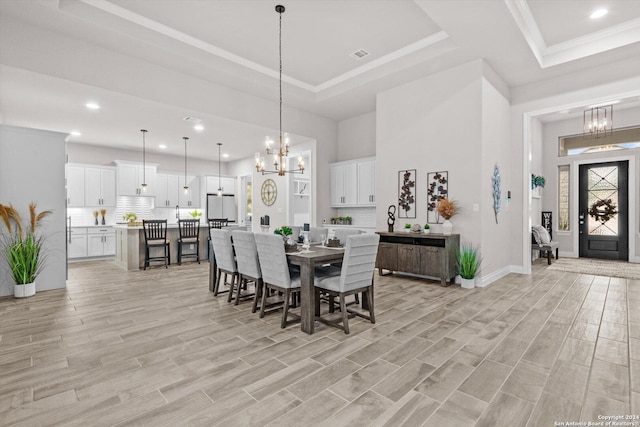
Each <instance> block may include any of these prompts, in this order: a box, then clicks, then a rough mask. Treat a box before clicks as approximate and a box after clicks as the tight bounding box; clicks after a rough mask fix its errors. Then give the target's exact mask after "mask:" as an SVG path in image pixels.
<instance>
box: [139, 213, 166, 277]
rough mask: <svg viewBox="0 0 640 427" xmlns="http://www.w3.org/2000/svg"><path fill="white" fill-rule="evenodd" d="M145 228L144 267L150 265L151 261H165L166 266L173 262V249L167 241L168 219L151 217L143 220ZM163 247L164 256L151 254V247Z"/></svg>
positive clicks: (143, 227)
mask: <svg viewBox="0 0 640 427" xmlns="http://www.w3.org/2000/svg"><path fill="white" fill-rule="evenodd" d="M142 229H143V230H144V269H145V270H146V269H147V267H149V264H150V263H151V261H164V267H165V268H167V265H169V264H171V249H170V247H169V242H167V220H166V219H150V220H142ZM158 248H161V249H162V251H163V254H162V256H151V249H158Z"/></svg>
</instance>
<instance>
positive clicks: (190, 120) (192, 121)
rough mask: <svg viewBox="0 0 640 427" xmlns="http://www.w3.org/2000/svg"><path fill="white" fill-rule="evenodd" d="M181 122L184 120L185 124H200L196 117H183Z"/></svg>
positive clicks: (200, 120)
mask: <svg viewBox="0 0 640 427" xmlns="http://www.w3.org/2000/svg"><path fill="white" fill-rule="evenodd" d="M182 120H184V121H185V122H189V123H200V122H202V119H199V118H197V117H191V116H187V117H184V118H183V119H182Z"/></svg>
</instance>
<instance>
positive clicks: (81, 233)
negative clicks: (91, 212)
mask: <svg viewBox="0 0 640 427" xmlns="http://www.w3.org/2000/svg"><path fill="white" fill-rule="evenodd" d="M67 233H68V234H67V257H68V258H69V259H73V258H85V257H86V256H87V229H86V228H84V227H72V228H70V229H68V230H67Z"/></svg>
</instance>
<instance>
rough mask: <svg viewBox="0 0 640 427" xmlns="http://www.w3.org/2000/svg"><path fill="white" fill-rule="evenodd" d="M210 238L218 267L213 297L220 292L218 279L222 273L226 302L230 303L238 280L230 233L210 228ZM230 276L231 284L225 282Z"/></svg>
mask: <svg viewBox="0 0 640 427" xmlns="http://www.w3.org/2000/svg"><path fill="white" fill-rule="evenodd" d="M209 235H210V236H211V244H212V246H213V255H214V256H215V260H216V264H217V266H218V275H217V277H216V281H215V285H214V287H213V295H218V293H223V292H226V291H223V292H220V279H222V273H224V282H223V283H224V284H226V285H228V286H229V297H228V298H227V301H231V298H232V297H233V287H234V285H235V283H236V280H237V278H238V266H237V265H236V260H235V255H234V253H233V244H232V243H231V232H230V231H228V230H220V229H216V228H212V229H211V230H209ZM229 274H230V275H231V282H227V278H228V275H229Z"/></svg>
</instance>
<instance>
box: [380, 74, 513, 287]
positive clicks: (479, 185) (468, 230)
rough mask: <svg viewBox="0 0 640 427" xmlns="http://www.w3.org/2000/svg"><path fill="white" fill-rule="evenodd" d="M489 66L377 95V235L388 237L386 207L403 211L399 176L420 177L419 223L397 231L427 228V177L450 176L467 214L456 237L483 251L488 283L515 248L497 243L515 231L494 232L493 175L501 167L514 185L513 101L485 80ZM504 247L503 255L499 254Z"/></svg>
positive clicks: (456, 220)
mask: <svg viewBox="0 0 640 427" xmlns="http://www.w3.org/2000/svg"><path fill="white" fill-rule="evenodd" d="M483 65H484V64H483V62H482V61H473V62H470V63H467V64H463V65H461V66H458V67H456V68H453V69H450V70H447V71H446V72H442V73H438V74H434V75H431V76H428V77H425V78H423V79H420V80H416V81H414V82H411V83H408V84H406V85H403V86H399V87H397V88H394V89H391V90H388V91H386V92H382V93H380V94H378V97H377V108H376V111H377V117H376V123H377V126H376V127H377V137H376V138H377V140H376V158H377V160H378V161H377V163H376V200H377V201H378V209H377V213H376V227H377V228H378V229H379V230H384V229H386V224H387V206H388V205H390V204H393V205H397V200H398V171H399V170H404V169H416V170H417V179H416V213H417V218H416V219H410V220H397V221H396V228H397V227H402V226H403V225H404V223H405V222H410V223H420V224H424V223H425V222H426V219H427V205H426V192H427V188H426V185H427V173H428V172H433V171H448V173H449V193H450V197H451V198H452V199H454V200H455V201H456V202H457V203H458V206H459V207H460V211H459V214H457V215H456V216H454V217H453V218H452V222H453V224H454V233H458V234H460V235H461V239H462V241H464V242H471V243H473V244H474V245H476V246H479V247H480V251H481V253H482V254H483V256H485V261H486V262H485V263H484V266H483V270H482V276H490V275H492V274H494V273H496V272H500V271H502V270H503V269H504V268H505V267H506V266H507V264H508V263H507V256H505V255H503V254H504V253H508V252H509V249H508V247H505V244H504V241H502V242H498V243H496V242H495V239H496V236H498V238H503V237H506V236H507V235H508V233H509V225H510V221H509V220H508V217H507V216H506V215H503V216H501V217H500V218H501V219H502V218H504V223H503V224H499V225H498V226H496V225H495V219H494V213H493V207H492V206H493V199H492V196H491V175H492V173H493V166H494V164H495V163H496V162H498V163H502V164H503V165H504V167H503V169H504V173H505V178H506V179H507V181H508V180H509V177H510V174H511V172H510V170H509V169H510V167H509V165H510V164H511V156H510V152H509V149H508V147H509V145H510V128H509V108H508V101H507V100H506V98H505V97H504V96H503V95H502V94H501V91H499V90H497V89H495V88H494V86H493V85H492V84H490V83H489V81H488V80H486V79H484V78H483ZM494 77H495V76H492V78H494ZM478 177H481V179H479V178H478ZM474 204H478V205H479V208H480V211H479V212H474V211H473V205H474ZM483 227H485V228H486V229H487V231H486V232H485V231H483ZM496 229H497V230H499V232H497V231H496ZM433 230H434V231H435V232H440V231H441V226H440V225H435V226H434V227H433ZM499 243H501V248H500V251H499V252H500V253H501V254H500V255H497V254H494V253H493V252H496V251H495V250H494V248H493V246H495V245H496V244H499ZM485 245H487V250H484V247H485Z"/></svg>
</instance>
